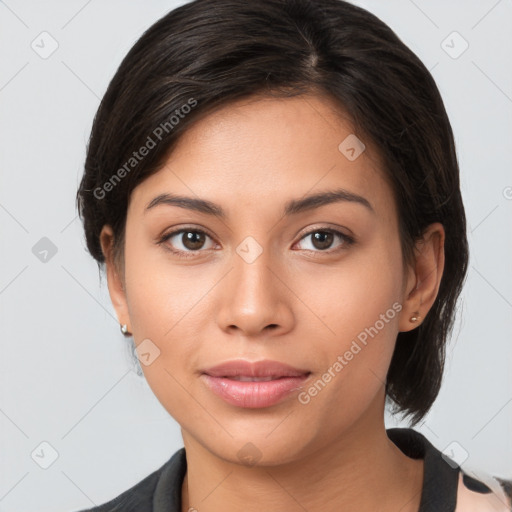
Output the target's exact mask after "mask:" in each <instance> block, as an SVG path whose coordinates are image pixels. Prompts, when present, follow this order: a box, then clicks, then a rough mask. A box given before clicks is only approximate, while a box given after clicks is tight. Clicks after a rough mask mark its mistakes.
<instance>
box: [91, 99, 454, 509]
mask: <svg viewBox="0 0 512 512" xmlns="http://www.w3.org/2000/svg"><path fill="white" fill-rule="evenodd" d="M351 133H353V128H352V126H351V124H350V122H349V120H348V119H347V118H346V116H344V115H343V112H341V111H340V110H339V108H336V106H335V105H334V104H333V103H331V102H330V100H329V99H328V98H326V97H323V96H319V95H313V94H311V95H304V96H300V97H295V98H286V99H275V98H262V97H253V98H251V99H249V100H247V99H245V100H242V101H237V102H235V103H232V104H230V105H228V106H225V107H223V108H221V109H220V110H217V111H216V112H214V113H211V114H209V115H207V116H206V117H204V118H202V119H201V120H199V121H198V122H197V123H196V124H194V125H193V126H192V127H191V128H190V129H189V130H188V131H187V132H186V133H185V134H184V135H183V137H182V138H181V139H180V141H179V143H178V145H177V146H176V148H175V150H174V151H173V152H172V154H171V155H170V156H169V158H168V160H167V162H166V164H165V167H164V168H162V169H161V170H160V171H158V172H157V173H156V174H154V175H153V176H151V177H150V178H148V179H146V180H145V181H144V182H142V183H141V184H140V185H138V187H137V188H136V189H135V190H134V191H133V193H132V196H131V198H130V203H129V208H128V213H127V221H126V240H125V252H124V269H123V268H121V267H116V265H115V261H114V258H113V252H112V243H113V233H112V230H111V228H110V227H109V226H108V225H107V226H105V227H104V228H103V231H102V233H101V238H100V239H101V243H102V247H103V252H104V254H105V256H106V264H107V277H108V286H109V292H110V296H111V299H112V303H113V305H114V307H115V309H116V312H117V316H118V318H119V321H120V323H122V324H127V325H128V328H129V331H130V332H131V333H133V338H134V341H135V344H136V345H138V344H140V343H141V342H142V341H143V340H144V339H146V338H149V339H150V340H151V341H152V343H154V345H156V346H157V347H158V349H159V350H160V355H159V356H158V357H157V358H156V359H155V360H154V361H153V362H152V363H151V364H150V365H148V366H145V365H142V368H143V370H144V374H145V377H146V379H147V381H148V383H149V385H150V386H151V388H152V390H153V392H154V393H155V395H156V397H157V398H158V399H159V401H160V402H161V403H162V405H163V406H164V407H165V408H166V410H167V411H168V412H169V414H170V415H171V416H173V417H174V418H175V419H176V421H177V422H178V423H179V424H180V426H181V431H182V435H183V441H184V445H185V448H186V453H187V474H186V477H185V480H184V483H183V488H182V498H183V507H182V510H183V511H187V510H189V507H194V508H195V509H197V510H198V511H199V512H202V511H209V512H216V511H220V510H222V511H223V512H226V511H228V512H229V511H235V510H237V511H238V510H246V511H253V510H254V511H256V510H257V511H261V510H287V511H295V510H297V511H303V510H304V509H307V510H309V511H320V510H322V511H334V510H339V507H340V504H343V508H344V510H358V511H363V512H364V511H372V512H373V511H375V510H380V511H384V512H386V511H393V512H396V511H398V510H400V511H401V512H408V511H417V510H418V507H419V503H420V496H421V489H422V479H423V461H422V460H414V459H411V458H409V457H407V456H406V455H404V454H403V453H402V452H401V451H400V450H399V449H398V448H397V447H396V446H395V445H394V444H393V443H392V442H391V441H390V440H389V439H388V437H387V435H386V430H385V425H384V405H385V389H384V385H385V379H386V374H387V370H388V368H389V364H390V361H391V357H392V354H393V349H394V346H395V342H396V337H397V334H398V332H400V331H409V330H411V329H414V328H415V327H417V326H418V325H419V324H420V323H421V321H422V320H423V319H424V318H425V316H426V314H427V313H428V311H429V309H430V308H431V306H432V304H433V302H434V300H435V298H436V295H437V292H438V289H439V284H440V280H441V276H442V272H443V268H444V251H443V246H444V236H445V234H444V230H443V227H442V225H441V224H439V223H436V224H432V225H431V226H429V228H428V229H427V230H426V231H425V234H424V237H423V239H422V240H420V241H419V242H418V244H417V247H416V251H415V254H416V259H415V262H414V263H413V264H412V265H411V266H408V267H405V268H404V266H403V264H402V253H401V248H400V240H399V234H398V217H397V210H396V205H395V203H394V200H393V196H392V191H391V188H390V186H389V185H388V183H387V181H386V179H385V177H384V174H383V173H382V171H381V167H380V164H379V158H378V153H377V152H376V151H375V150H374V148H373V147H372V145H371V144H370V142H369V141H366V140H365V141H364V143H365V145H366V150H365V151H364V152H363V153H362V154H361V155H360V156H359V157H358V158H357V159H355V160H354V161H350V160H348V159H347V158H346V157H345V156H344V154H342V153H341V152H340V150H339V149H338V146H339V144H340V142H341V141H343V140H344V139H345V138H346V137H347V136H348V135H349V134H351ZM338 188H344V189H346V190H348V191H350V192H352V193H355V194H358V195H361V196H363V197H364V198H366V199H367V200H368V201H369V202H370V203H371V205H372V207H373V210H374V212H372V211H370V210H369V209H367V208H365V207H364V206H363V205H361V204H358V203H355V202H348V201H343V202H336V203H332V204H328V205H324V206H321V207H319V208H316V209H310V210H307V211H304V212H301V213H299V214H296V215H291V216H289V217H283V215H282V210H283V207H284V204H285V203H286V202H287V201H288V200H291V199H300V198H302V197H303V196H305V195H309V194H313V193H316V192H320V191H326V190H334V189H338ZM162 193H175V194H180V195H186V196H189V197H194V198H202V199H207V200H209V201H212V202H214V203H216V204H218V205H220V206H221V207H222V208H223V209H225V210H226V213H227V218H226V219H223V220H221V219H218V218H215V217H213V216H211V215H207V214H205V213H200V212H197V211H191V210H187V209H185V208H180V207H178V206H171V205H160V206H156V207H154V208H152V209H150V210H148V211H146V212H145V208H146V206H147V205H148V204H149V203H150V201H151V200H152V199H153V198H154V197H156V196H158V195H159V194H162ZM178 228H184V229H188V231H190V230H192V231H193V229H194V228H195V229H197V228H199V229H203V230H205V231H207V233H208V235H209V236H206V237H205V238H204V243H203V245H202V246H201V244H199V245H196V246H193V245H191V244H190V243H189V244H188V245H184V243H183V238H182V235H183V233H181V234H178V235H175V236H174V237H173V238H171V239H169V240H167V241H166V242H164V243H162V244H159V243H158V241H159V239H160V238H161V237H162V236H163V235H164V234H166V233H170V232H171V231H172V230H174V229H178ZM326 228H332V229H337V230H338V231H340V232H342V233H343V234H348V235H350V234H352V235H353V236H354V237H355V240H356V241H355V243H354V244H352V245H347V244H346V242H345V240H344V239H343V238H340V237H338V236H334V237H333V238H332V242H331V244H330V245H329V242H326V243H325V245H324V246H321V245H319V244H318V243H317V244H316V245H315V244H314V240H313V237H312V236H311V235H309V236H306V233H310V232H311V231H313V232H317V231H320V232H323V230H325V229H326ZM248 236H251V237H253V238H254V239H255V240H256V241H257V243H258V244H259V246H260V247H261V249H262V253H261V254H260V255H259V257H257V258H256V259H255V261H253V262H252V263H248V262H247V261H245V260H244V259H243V258H242V257H240V256H239V254H238V253H237V252H236V249H237V247H238V246H239V245H240V244H241V242H242V241H243V240H244V239H245V238H246V237H248ZM185 243H186V240H185ZM171 247H173V248H174V249H176V250H182V251H188V253H189V254H190V253H191V254H192V257H190V258H180V257H178V256H177V255H176V254H173V253H172V252H171V251H170V250H169V249H170V248H171ZM190 247H192V248H190ZM194 247H196V249H195V252H194ZM197 247H198V248H197ZM329 251H331V252H330V253H328V252H329ZM315 256H316V257H315ZM394 303H398V304H400V305H401V306H402V309H401V311H400V312H399V313H397V314H396V315H395V316H394V318H392V319H391V320H389V321H388V322H387V323H386V324H385V326H384V328H382V329H381V330H380V331H379V332H378V334H377V335H375V336H374V337H373V338H370V339H369V342H368V344H367V345H366V346H364V348H363V349H362V350H361V351H360V352H359V353H358V354H357V355H356V356H354V358H353V359H352V360H351V361H349V362H348V364H347V365H346V366H344V368H343V370H342V371H340V372H338V373H336V376H335V377H334V378H332V380H331V381H330V382H329V383H328V384H327V385H326V386H325V387H324V388H323V389H322V390H321V392H319V393H318V394H317V395H316V396H314V397H312V398H311V400H310V402H309V403H307V404H302V403H300V402H299V400H298V392H297V391H295V392H292V393H291V394H290V395H288V396H287V397H286V398H285V399H284V400H282V401H281V402H280V403H278V404H277V405H274V406H272V407H267V408H261V409H247V408H241V407H236V406H233V405H230V404H227V403H226V402H224V401H223V400H222V399H221V398H219V397H218V396H216V395H215V394H213V393H212V392H211V391H210V390H209V389H208V388H207V387H206V386H205V385H204V383H203V382H202V380H201V379H200V378H199V375H200V371H201V370H203V369H205V368H208V367H211V366H214V365H216V364H219V363H221V362H223V361H227V360H230V359H237V358H242V359H247V360H251V361H256V360H261V359H272V360H277V361H281V362H285V363H287V364H290V365H292V366H294V367H297V368H301V369H307V370H309V371H311V372H312V374H311V375H310V377H309V379H308V383H307V384H306V385H305V388H308V386H309V385H311V383H313V382H316V381H317V380H318V379H319V378H320V377H321V376H322V375H323V374H324V373H325V372H326V371H327V369H328V368H329V367H332V365H333V363H334V362H335V361H336V360H337V357H338V356H339V355H343V354H344V353H345V352H346V351H347V350H348V349H349V348H350V346H351V343H352V341H353V340H354V339H356V337H357V335H358V334H359V333H361V332H362V331H364V329H365V328H368V327H370V326H374V325H375V323H376V321H377V320H378V319H379V318H380V315H381V314H385V313H386V311H387V310H389V309H390V308H391V307H392V305H393V304H394ZM417 313H419V315H420V317H421V318H420V321H419V322H412V321H410V318H411V317H412V316H414V315H415V314H417ZM270 324H274V327H268V326H269V325H270ZM247 443H252V445H254V446H255V447H256V449H257V453H258V454H259V456H260V459H259V460H258V462H257V464H255V465H251V464H250V463H246V462H244V461H243V460H241V459H240V458H239V457H238V455H237V453H238V452H239V450H240V449H241V448H242V447H244V446H245V445H246V444H247ZM246 449H247V448H246ZM253 450H254V449H253ZM368 489H371V490H372V492H368Z"/></svg>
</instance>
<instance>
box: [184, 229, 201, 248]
mask: <svg viewBox="0 0 512 512" xmlns="http://www.w3.org/2000/svg"><path fill="white" fill-rule="evenodd" d="M204 241H205V234H204V233H199V232H198V231H185V232H183V234H182V235H181V243H182V244H183V245H184V247H186V248H187V249H190V250H191V251H197V250H198V249H201V248H202V246H203V245H204Z"/></svg>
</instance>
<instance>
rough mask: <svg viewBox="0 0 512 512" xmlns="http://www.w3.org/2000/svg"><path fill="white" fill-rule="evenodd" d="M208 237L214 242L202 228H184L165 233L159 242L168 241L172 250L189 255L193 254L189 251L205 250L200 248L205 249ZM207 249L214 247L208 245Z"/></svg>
mask: <svg viewBox="0 0 512 512" xmlns="http://www.w3.org/2000/svg"><path fill="white" fill-rule="evenodd" d="M207 239H210V240H211V241H212V242H213V240H212V239H211V237H210V236H209V235H208V234H207V233H206V232H204V231H203V230H201V229H196V228H182V229H179V230H176V231H172V232H170V233H167V234H165V235H164V236H163V237H162V238H161V239H160V240H159V242H158V243H160V244H163V243H165V242H167V245H169V246H170V250H171V251H172V252H174V253H176V254H178V255H180V256H183V257H188V256H191V255H193V254H187V253H194V252H204V251H201V250H200V249H205V247H204V245H205V241H206V240H207ZM213 245H214V244H213ZM207 249H212V247H206V249H205V250H207Z"/></svg>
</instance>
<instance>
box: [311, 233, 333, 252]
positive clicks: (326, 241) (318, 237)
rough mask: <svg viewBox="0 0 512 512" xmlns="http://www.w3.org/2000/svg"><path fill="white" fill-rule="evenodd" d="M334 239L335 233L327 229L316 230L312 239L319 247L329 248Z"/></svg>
mask: <svg viewBox="0 0 512 512" xmlns="http://www.w3.org/2000/svg"><path fill="white" fill-rule="evenodd" d="M333 240H334V235H333V234H332V233H328V232H327V231H316V232H315V233H313V234H312V238H311V241H312V242H313V245H314V246H315V247H316V248H317V249H322V250H323V249H329V247H330V246H331V244H332V241H333Z"/></svg>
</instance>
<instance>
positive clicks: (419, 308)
mask: <svg viewBox="0 0 512 512" xmlns="http://www.w3.org/2000/svg"><path fill="white" fill-rule="evenodd" d="M444 240H445V232H444V228H443V225H442V224H441V223H439V222H435V223H433V224H430V225H429V226H428V228H427V229H426V230H425V231H424V232H423V235H422V237H421V239H420V240H418V241H417V242H416V244H415V247H414V254H415V261H414V263H413V266H411V267H409V269H408V274H407V282H406V287H405V292H404V301H403V304H402V313H401V315H400V322H399V331H400V332H406V331H411V330H412V329H414V328H415V327H417V326H418V325H420V324H421V322H422V321H423V320H424V319H425V317H426V316H427V313H428V312H429V311H430V308H431V307H432V304H434V301H435V300H436V297H437V292H438V291H439V285H440V284H441V278H442V276H443V270H444ZM411 317H418V320H417V321H416V322H414V321H411V320H410V319H411Z"/></svg>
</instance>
